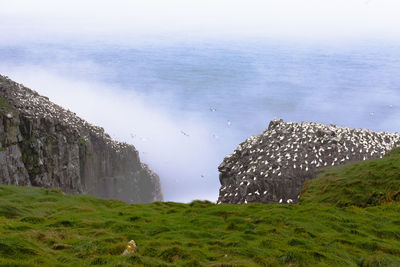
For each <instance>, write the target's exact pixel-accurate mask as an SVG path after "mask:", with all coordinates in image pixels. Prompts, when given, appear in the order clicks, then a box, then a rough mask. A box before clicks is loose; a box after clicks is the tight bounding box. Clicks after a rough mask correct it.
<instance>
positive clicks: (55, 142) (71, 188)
mask: <svg viewBox="0 0 400 267" xmlns="http://www.w3.org/2000/svg"><path fill="white" fill-rule="evenodd" d="M0 183H3V184H9V185H10V184H14V185H25V186H40V187H55V188H60V189H61V190H63V191H64V192H68V193H73V194H80V193H87V194H91V195H94V196H97V197H101V198H114V199H120V200H123V201H126V202H129V203H144V202H152V201H161V200H162V193H161V186H160V179H159V177H158V176H157V174H155V173H154V172H152V171H151V170H150V169H149V168H148V166H146V165H145V164H143V163H141V162H140V159H139V154H138V151H137V150H136V149H135V148H134V147H133V146H132V145H128V144H126V143H120V142H116V141H113V140H112V139H111V138H110V136H109V135H107V134H106V133H105V132H104V130H103V129H102V128H100V127H97V126H94V125H91V124H90V123H88V122H86V121H84V120H83V119H81V118H79V117H78V116H76V115H75V113H73V112H71V111H69V110H65V109H64V108H62V107H60V106H58V105H56V104H54V103H52V102H50V101H49V99H48V98H47V97H44V96H40V95H39V94H38V93H37V92H35V91H33V90H30V89H28V88H26V87H24V86H23V85H21V84H18V83H16V82H13V81H12V80H10V79H8V78H7V77H4V76H1V75H0Z"/></svg>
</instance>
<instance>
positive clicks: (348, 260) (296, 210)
mask: <svg viewBox="0 0 400 267" xmlns="http://www.w3.org/2000/svg"><path fill="white" fill-rule="evenodd" d="M399 152H400V150H398V151H395V152H393V153H392V155H390V156H389V157H387V158H384V159H381V160H373V161H366V162H360V163H353V164H349V165H346V166H344V167H336V168H329V169H326V170H325V171H323V172H321V174H320V175H319V176H318V178H317V179H315V180H313V181H310V182H309V183H308V184H307V185H306V187H305V189H304V191H303V193H302V197H301V202H300V204H299V205H263V204H247V205H215V204H212V203H210V202H202V201H194V202H192V203H190V204H179V203H172V202H164V203H162V202H156V203H152V204H137V205H136V204H135V205H128V204H125V203H123V202H120V201H113V200H101V199H97V198H94V197H90V196H72V195H64V194H62V193H61V192H60V191H58V190H52V189H39V188H26V187H14V186H0V266H92V265H93V266H400V202H398V200H399V199H398V198H397V197H396V196H397V193H396V192H397V191H398V190H400V187H399V183H400V171H399V170H400V168H399V167H400V156H399V154H400V153H399ZM381 193H382V194H381ZM375 196H377V197H375ZM381 196H382V197H381ZM131 239H134V240H135V241H136V243H137V245H138V252H137V254H136V255H134V256H129V257H123V256H120V254H121V253H122V252H123V250H124V248H125V246H126V244H127V242H128V241H129V240H131Z"/></svg>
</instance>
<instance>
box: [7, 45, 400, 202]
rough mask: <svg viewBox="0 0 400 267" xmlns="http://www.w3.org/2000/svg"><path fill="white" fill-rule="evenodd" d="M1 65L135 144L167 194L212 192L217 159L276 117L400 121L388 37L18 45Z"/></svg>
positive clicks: (399, 65) (366, 124)
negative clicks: (340, 41)
mask: <svg viewBox="0 0 400 267" xmlns="http://www.w3.org/2000/svg"><path fill="white" fill-rule="evenodd" d="M0 72H1V73H2V74H4V75H8V76H10V78H13V79H15V80H16V81H19V82H22V83H24V84H25V85H27V86H28V87H31V88H32V89H35V90H37V91H38V92H39V93H42V94H45V95H47V96H49V97H50V99H51V100H53V101H54V102H56V103H59V104H61V105H63V106H65V107H67V108H70V109H71V110H74V111H76V113H77V114H78V115H80V116H81V117H83V118H85V119H88V120H89V121H91V122H93V123H96V124H99V125H100V126H103V127H104V128H105V130H106V131H107V132H109V133H110V134H111V136H112V137H113V138H116V139H117V140H120V141H126V142H129V143H132V144H134V145H135V146H136V147H137V148H138V150H139V151H140V152H141V158H142V160H143V161H144V162H146V163H148V164H149V165H150V167H151V168H152V169H154V170H155V171H156V172H157V173H158V174H159V175H160V177H161V180H162V186H163V191H164V197H165V199H166V200H171V201H180V202H188V201H191V200H193V199H208V200H211V201H216V199H217V197H218V189H219V180H218V171H217V166H218V165H219V164H220V163H221V162H222V160H223V158H224V157H225V156H226V155H227V154H229V153H232V152H233V150H234V149H235V148H236V147H237V145H238V144H239V143H240V142H242V141H244V140H245V139H246V138H248V137H249V136H251V135H257V134H259V133H261V132H262V131H263V130H265V129H266V128H267V126H268V123H269V121H270V120H272V119H273V118H282V119H283V120H285V121H312V122H321V123H334V124H336V125H341V126H348V127H353V128H367V129H372V130H376V131H392V132H396V131H398V130H399V128H400V120H399V117H400V116H399V115H400V105H399V103H400V101H399V100H400V47H399V46H396V45H393V44H377V43H360V44H353V45H348V46H335V45H324V46H321V45H305V44H303V45H300V44H290V43H277V42H275V43H273V42H266V41H264V42H255V41H254V42H250V41H247V42H236V43H234V42H231V43H230V42H208V43H207V42H203V43H200V42H198V43H194V42H193V43H190V42H186V43H174V44H168V45H167V44H164V45H162V44H154V43H153V44H151V43H138V44H131V45H106V44H101V43H99V44H87V43H85V44H83V43H76V44H69V45H61V44H30V45H18V46H16V45H14V46H2V47H0Z"/></svg>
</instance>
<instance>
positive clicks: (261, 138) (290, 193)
mask: <svg viewBox="0 0 400 267" xmlns="http://www.w3.org/2000/svg"><path fill="white" fill-rule="evenodd" d="M399 144H400V136H399V135H398V134H397V133H386V132H373V131H370V130H365V129H352V128H347V127H339V126H336V125H332V124H331V125H325V124H318V123H308V122H302V123H295V122H283V121H282V120H273V121H271V122H270V124H269V127H268V129H267V130H265V131H264V132H262V133H261V134H260V135H258V136H252V137H250V138H248V139H247V140H246V141H245V142H243V143H241V144H240V145H239V146H238V147H237V149H236V150H235V151H234V152H233V153H232V154H230V155H228V156H227V157H226V158H225V159H224V160H223V162H222V163H221V164H220V166H219V167H218V170H219V171H220V176H219V179H220V183H221V188H220V190H219V198H218V201H217V203H232V204H244V203H250V202H261V203H285V204H286V203H288V204H291V203H296V202H297V201H298V197H299V194H300V192H301V190H302V187H303V185H304V183H305V182H306V181H307V180H309V179H313V178H315V176H316V174H317V172H318V170H320V169H321V168H325V167H328V166H336V165H342V164H345V163H347V162H351V161H360V160H368V159H374V158H379V157H382V156H383V155H384V154H385V153H386V152H388V151H390V150H392V149H393V148H394V147H396V146H398V145H399Z"/></svg>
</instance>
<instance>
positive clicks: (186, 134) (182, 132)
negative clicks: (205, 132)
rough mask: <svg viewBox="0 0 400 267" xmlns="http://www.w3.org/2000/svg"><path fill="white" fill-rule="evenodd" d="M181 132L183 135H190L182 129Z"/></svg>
mask: <svg viewBox="0 0 400 267" xmlns="http://www.w3.org/2000/svg"><path fill="white" fill-rule="evenodd" d="M181 133H182V134H183V135H184V136H187V137H189V136H190V135H188V134H187V133H185V132H184V131H181Z"/></svg>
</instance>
